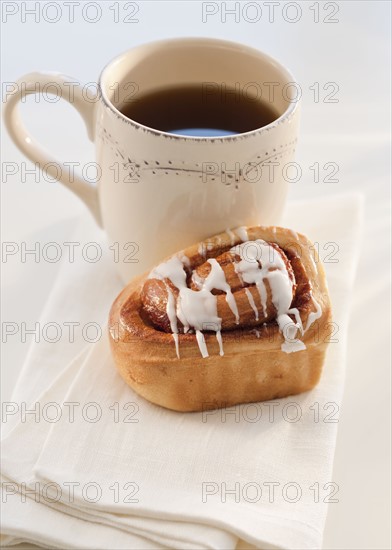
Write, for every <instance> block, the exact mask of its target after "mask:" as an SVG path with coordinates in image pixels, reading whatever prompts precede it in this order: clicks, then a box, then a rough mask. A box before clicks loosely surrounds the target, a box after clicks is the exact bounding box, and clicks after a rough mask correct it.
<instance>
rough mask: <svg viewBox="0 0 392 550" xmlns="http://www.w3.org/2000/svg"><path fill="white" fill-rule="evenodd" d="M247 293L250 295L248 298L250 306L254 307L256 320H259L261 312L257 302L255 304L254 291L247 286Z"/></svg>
mask: <svg viewBox="0 0 392 550" xmlns="http://www.w3.org/2000/svg"><path fill="white" fill-rule="evenodd" d="M245 293H246V295H247V297H248V300H249V303H250V307H251V308H252V309H253V311H254V313H255V320H256V321H258V320H259V312H258V309H257V307H256V304H255V301H254V299H253V296H252V293H251V291H250V290H249V288H245Z"/></svg>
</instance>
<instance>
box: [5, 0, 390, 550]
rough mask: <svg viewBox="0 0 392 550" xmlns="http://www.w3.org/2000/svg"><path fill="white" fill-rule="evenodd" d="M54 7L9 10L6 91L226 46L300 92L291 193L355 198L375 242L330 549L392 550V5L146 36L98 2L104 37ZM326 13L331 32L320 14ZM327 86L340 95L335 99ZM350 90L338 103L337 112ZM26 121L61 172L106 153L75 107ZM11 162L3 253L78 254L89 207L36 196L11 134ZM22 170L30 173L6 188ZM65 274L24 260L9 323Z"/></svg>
mask: <svg viewBox="0 0 392 550" xmlns="http://www.w3.org/2000/svg"><path fill="white" fill-rule="evenodd" d="M46 4H47V2H41V4H40V6H41V7H40V10H39V19H40V20H39V21H35V17H34V15H25V17H24V14H23V9H24V8H23V5H25V6H26V7H27V8H29V9H30V8H31V7H32V6H33V5H34V2H33V3H31V2H28V3H25V2H3V13H2V18H3V23H2V27H3V28H2V75H1V76H2V81H3V91H4V86H5V85H6V83H7V82H13V81H15V80H16V79H17V78H18V77H20V76H21V75H23V74H24V73H28V72H31V71H35V70H42V71H45V70H49V71H60V72H63V73H66V74H68V75H72V76H73V77H74V78H75V79H76V80H79V81H80V82H82V83H83V82H95V81H96V80H97V78H98V75H99V73H100V71H101V69H102V67H103V66H104V65H105V64H106V63H107V62H108V61H109V60H110V59H111V58H112V57H114V56H115V55H117V54H118V53H120V52H121V51H123V50H126V49H128V48H131V47H132V46H135V45H138V44H141V43H143V42H148V41H151V40H155V39H160V38H169V37H176V36H209V37H217V38H224V39H230V40H234V41H239V42H243V43H245V44H248V45H251V46H255V47H257V48H260V49H262V50H264V51H266V52H267V53H269V54H271V55H273V56H275V57H277V58H278V59H280V60H281V61H282V62H283V63H284V64H285V65H287V66H288V67H289V68H290V69H291V70H292V72H293V73H294V75H295V76H296V78H297V79H298V81H299V82H300V84H301V87H302V92H303V98H302V99H303V108H302V112H303V115H302V129H301V138H300V143H299V147H298V153H297V160H298V163H299V164H300V166H301V168H302V172H303V174H302V178H301V179H300V181H298V182H297V183H295V184H293V185H292V188H291V191H290V199H294V198H302V197H319V196H323V195H329V194H336V193H339V192H341V193H343V192H346V191H353V190H354V191H360V192H362V193H363V194H364V195H365V229H364V235H363V244H362V254H361V258H360V264H359V270H358V276H357V282H356V284H355V287H354V289H353V299H352V310H351V321H350V331H349V344H348V345H349V349H348V364H347V379H346V390H345V397H344V402H343V410H342V414H341V419H340V423H339V435H338V443H337V449H336V458H335V468H334V475H333V480H334V481H335V482H336V483H338V484H339V486H340V491H339V503H338V504H332V505H330V508H329V515H328V520H327V526H326V531H325V540H324V547H325V548H328V549H351V548H353V549H354V548H358V549H360V548H368V549H374V548H377V549H378V548H390V539H389V528H388V525H389V514H390V508H389V502H390V498H389V486H390V481H389V476H390V474H389V460H390V454H389V453H390V446H389V442H390V355H389V349H390V348H389V342H390V324H389V303H390V301H389V300H390V293H389V292H390V291H389V288H390V287H389V285H390V271H389V265H390V263H389V258H390V256H389V249H390V183H389V160H390V153H389V148H390V142H389V130H390V127H389V121H390V112H389V95H390V69H389V65H390V54H389V51H390V35H389V25H390V23H389V21H390V15H391V14H390V11H391V4H390V2H389V1H386V2H378V1H371V2H366V1H342V2H337V3H336V2H333V3H332V4H335V5H337V6H338V8H339V11H338V12H337V13H336V14H335V15H334V16H332V18H334V19H337V20H338V22H336V23H327V22H323V20H324V18H326V17H328V14H329V13H332V11H333V9H334V8H333V7H332V8H331V7H328V6H327V5H326V4H327V3H325V2H316V3H314V2H306V1H304V2H298V3H297V5H298V6H299V7H300V11H301V15H300V17H299V19H298V21H296V22H289V21H288V20H289V19H290V20H293V19H294V18H295V16H296V12H295V11H294V10H295V8H288V7H287V2H280V4H279V6H277V7H276V8H275V14H274V20H273V21H272V22H270V21H269V13H268V12H269V10H268V6H267V4H268V3H267V2H258V4H259V7H261V10H262V11H261V18H260V19H259V20H258V21H256V22H253V23H252V22H250V21H251V20H252V19H253V18H255V14H256V11H255V8H254V7H252V6H251V4H254V2H241V3H240V6H239V10H240V15H239V20H238V21H236V20H235V19H236V18H235V16H234V15H229V14H228V15H227V17H226V21H225V19H224V17H223V14H222V8H221V3H220V2H219V3H215V4H216V6H217V7H218V8H219V12H218V13H217V14H216V15H213V16H210V17H208V18H207V21H206V22H203V21H202V3H201V2H166V1H163V2H139V11H138V13H137V14H135V15H134V18H135V19H138V22H137V23H125V22H124V21H123V19H124V17H126V16H127V14H129V13H130V11H129V10H130V8H129V7H128V8H126V2H115V1H113V2H112V1H109V2H96V4H99V5H100V8H101V11H102V17H101V19H100V20H99V21H97V22H95V23H94V22H91V19H93V18H95V16H96V11H95V10H94V7H91V8H90V9H89V10H88V11H87V12H85V13H84V15H85V17H83V10H82V7H83V3H82V2H80V3H78V2H76V4H75V21H74V22H73V23H72V24H71V23H70V22H69V16H68V13H69V12H68V9H67V8H66V6H64V5H63V3H61V2H58V5H59V7H60V8H59V12H58V14H60V19H59V21H58V22H55V23H50V22H49V21H48V20H50V19H53V18H55V16H56V12H55V11H54V8H51V9H48V11H47V12H46V11H45V10H46V8H45V5H46ZM315 4H318V7H319V12H320V22H318V23H317V22H315V21H314V19H315V11H314V9H313V10H312V9H311V6H314V5H315ZM330 4H331V3H330ZM6 5H8V8H7V9H9V10H12V9H13V6H14V7H15V6H16V9H17V13H16V14H14V15H9V16H8V17H7V16H6V14H5V11H4V9H5V6H6ZM113 5H117V9H118V12H119V19H120V20H119V22H118V23H116V22H115V21H114V16H115V11H114V10H113V9H110V7H111V6H113ZM246 5H248V8H245V11H244V6H246ZM227 7H228V8H233V7H234V3H233V2H228V3H227ZM45 19H46V20H45ZM86 19H90V21H88V20H86ZM5 20H6V24H5V23H4V22H5ZM314 83H318V86H319V89H320V97H319V101H318V102H317V101H315V96H314V90H312V89H310V86H312V87H313V88H314V86H313V85H314ZM328 83H334V84H333V87H331V85H329V84H328ZM324 86H329V87H328V88H327V89H325V90H324V89H323V87H324ZM337 87H338V91H337V93H336V95H335V96H334V98H336V99H337V100H338V102H337V103H326V102H324V101H323V99H325V96H326V94H327V93H328V92H331V91H332V90H333V89H335V90H336V89H337ZM3 100H4V95H3ZM37 101H38V100H37ZM22 112H23V114H24V115H25V118H26V120H27V121H28V122H27V125H28V127H29V128H31V130H32V132H33V133H34V134H35V135H36V136H37V137H39V138H40V139H41V140H42V142H43V143H45V144H46V145H47V146H48V147H49V146H50V150H51V152H53V154H55V155H57V157H58V158H59V159H62V160H68V161H79V162H80V163H81V165H83V163H87V162H89V161H91V160H94V157H93V146H92V145H91V144H90V143H89V142H88V141H87V137H86V134H85V131H84V128H83V124H82V122H81V119H80V118H79V116H78V115H77V113H76V112H74V111H73V109H72V107H71V106H69V105H68V104H65V102H59V103H53V104H51V103H48V102H46V101H42V100H41V101H38V102H36V101H35V99H34V97H32V96H31V97H29V98H28V101H27V103H26V105H24V106H23V108H22ZM2 160H3V172H2V176H3V177H2V188H1V189H2V191H1V193H2V240H3V241H13V242H15V243H17V245H18V246H21V243H22V242H26V244H27V246H28V247H29V248H30V247H33V246H34V243H36V242H40V243H41V244H42V245H43V244H45V243H47V242H49V241H57V242H60V243H61V242H64V241H66V240H67V237H68V236H69V233H70V230H71V228H72V226H73V225H74V221H75V219H76V218H77V217H79V216H80V215H86V216H87V215H88V214H87V211H86V210H85V209H84V206H83V205H82V204H81V203H80V202H79V201H78V199H77V198H75V197H74V196H73V195H72V194H71V193H69V192H68V191H67V190H66V189H65V188H63V187H62V186H61V185H59V184H57V183H50V182H47V181H45V179H44V178H43V177H42V176H39V175H37V177H38V179H39V181H38V182H36V181H34V180H35V177H34V175H31V174H30V175H29V174H27V175H25V174H23V167H24V166H25V167H26V168H27V169H31V168H32V164H31V163H30V162H28V161H26V163H25V164H23V162H24V159H23V157H22V155H21V154H20V153H19V152H18V151H17V149H16V147H15V146H14V145H13V144H12V142H11V141H10V139H9V137H8V136H7V135H6V134H5V131H4V129H3V130H2ZM315 162H318V163H320V166H321V181H320V182H318V183H317V182H315V181H314V177H313V172H312V171H311V170H310V169H309V167H310V166H312V165H314V163H315ZM326 162H334V163H336V164H337V165H338V167H339V172H338V174H337V176H336V178H337V179H338V182H334V183H331V182H326V181H322V180H323V178H324V176H325V175H326V174H325V173H324V172H323V170H322V167H323V165H324V164H325V163H326ZM4 163H5V164H4ZM10 163H16V164H15V165H11V164H10ZM15 166H16V170H17V173H16V174H14V175H13V176H11V175H9V174H7V172H6V171H7V170H11V169H12V167H15ZM23 180H25V181H23ZM336 208H337V209H338V208H339V202H338V201H337V203H336ZM320 215H321V216H322V212H320ZM333 223H334V220H331V224H333ZM294 229H295V228H294ZM58 269H59V264H58V263H54V264H50V263H48V262H45V261H41V262H39V263H35V262H34V259H33V258H32V256H29V257H28V260H27V262H26V263H23V262H21V255H20V254H16V255H15V256H13V257H11V258H9V259H8V261H7V262H5V263H2V275H3V278H2V280H3V284H2V320H3V323H4V322H16V323H19V324H20V323H22V322H25V323H26V325H27V326H28V327H31V326H32V325H34V323H35V322H37V321H38V319H39V316H40V312H41V310H42V307H43V305H44V303H45V300H46V298H47V295H48V291H49V289H50V287H51V285H52V283H53V281H54V279H55V276H56V272H57V270H58ZM65 299H66V297H65ZM31 341H32V337H31V336H30V337H27V341H26V342H25V343H23V342H22V341H21V337H20V334H18V335H15V336H13V337H9V338H8V341H7V343H6V345H4V346H3V351H2V360H3V361H2V364H3V367H2V383H3V384H2V398H3V399H9V398H10V396H11V392H12V388H13V386H14V384H15V381H16V378H17V376H18V373H19V371H20V368H21V366H22V363H23V360H24V358H25V356H26V353H27V349H28V346H29V343H30V342H31Z"/></svg>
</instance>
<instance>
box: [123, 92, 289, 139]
mask: <svg viewBox="0 0 392 550" xmlns="http://www.w3.org/2000/svg"><path fill="white" fill-rule="evenodd" d="M120 110H121V112H122V113H123V114H124V115H125V116H126V117H128V118H130V119H132V120H134V121H136V122H139V123H140V124H143V125H144V126H148V127H149V128H154V129H156V130H161V131H163V132H169V133H172V134H179V135H190V136H209V137H211V136H224V135H232V134H241V133H244V132H249V131H252V130H255V129H257V128H261V127H263V126H266V125H267V124H270V123H271V122H273V121H274V120H276V119H277V118H278V116H279V115H278V113H277V111H276V109H275V108H274V106H273V105H272V104H270V103H267V102H265V101H263V100H261V99H259V98H255V97H250V93H248V94H246V93H245V91H244V90H243V91H241V90H239V89H235V88H227V87H226V86H223V85H212V84H206V83H204V84H203V83H201V84H194V85H186V86H185V85H184V86H176V87H171V88H165V89H160V90H156V91H152V92H148V93H145V94H138V95H135V96H134V97H133V98H132V100H130V101H128V102H127V103H126V104H124V106H123V107H122V108H121V109H120Z"/></svg>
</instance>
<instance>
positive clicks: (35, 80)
mask: <svg viewBox="0 0 392 550" xmlns="http://www.w3.org/2000/svg"><path fill="white" fill-rule="evenodd" d="M71 82H72V83H74V82H75V79H72V78H71V77H67V76H65V75H63V74H60V73H39V72H37V73H29V74H27V75H25V76H23V77H21V78H20V79H19V80H18V81H17V82H16V84H17V87H16V89H15V90H13V91H12V92H11V93H10V94H9V96H8V97H7V99H6V103H5V106H4V122H5V125H6V128H7V130H8V132H9V134H10V136H11V138H12V140H13V142H14V143H15V145H16V146H17V147H18V148H19V149H20V150H21V151H22V153H24V154H25V155H26V157H27V158H29V159H30V160H31V161H32V162H34V163H35V164H36V165H38V166H39V168H41V170H44V171H45V172H46V173H47V174H49V175H50V176H52V177H54V178H56V179H58V181H60V182H61V183H62V184H63V185H65V186H66V187H67V188H68V189H70V190H71V191H72V192H73V193H75V194H76V195H77V196H78V197H79V198H80V199H82V201H83V202H84V203H85V204H86V205H87V207H88V208H89V209H90V211H91V213H92V215H93V217H94V219H95V221H96V222H97V224H98V225H99V226H100V227H102V222H101V213H100V209H99V199H98V191H97V187H96V186H93V185H91V184H90V183H89V182H87V181H86V180H84V179H82V178H80V177H79V176H77V175H76V174H71V173H70V170H69V169H68V168H67V167H66V166H65V165H64V164H63V163H61V162H58V161H56V160H55V159H54V158H53V157H51V156H50V155H49V154H47V153H46V152H45V151H44V149H42V148H41V147H40V145H39V144H38V143H37V142H36V141H35V140H34V139H33V138H32V137H31V136H30V134H29V133H28V132H27V130H26V128H25V127H24V125H23V123H22V119H21V116H20V112H19V106H18V103H19V101H21V100H22V99H23V98H24V97H25V96H26V95H30V94H36V93H42V90H43V87H44V86H50V85H51V84H55V86H53V88H54V89H55V90H56V91H55V92H53V93H54V95H57V96H59V97H61V98H63V99H66V101H68V102H69V103H70V104H71V105H73V106H74V107H75V109H76V110H77V111H78V112H79V114H80V115H81V116H82V118H83V120H84V122H85V124H86V128H87V134H88V137H89V138H90V140H91V141H93V139H94V122H95V110H94V106H95V103H93V102H88V101H86V99H85V98H84V97H83V94H82V87H81V86H79V85H78V86H73V87H72V91H73V97H72V98H71V97H70V87H69V84H70V83H71ZM22 83H23V86H21V84H22ZM65 83H68V86H66V84H65ZM37 84H39V89H38V90H36V89H35V86H36V85H37ZM50 93H52V90H51V92H50ZM59 167H60V175H59V170H58V168H59Z"/></svg>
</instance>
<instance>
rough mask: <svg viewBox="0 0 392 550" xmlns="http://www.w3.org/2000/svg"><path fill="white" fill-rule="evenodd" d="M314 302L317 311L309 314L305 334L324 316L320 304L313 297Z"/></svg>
mask: <svg viewBox="0 0 392 550" xmlns="http://www.w3.org/2000/svg"><path fill="white" fill-rule="evenodd" d="M312 302H313V305H314V307H315V308H316V311H312V312H311V313H309V316H308V319H307V321H306V325H305V329H304V332H306V331H307V330H308V328H310V327H311V325H313V323H314V322H315V321H317V319H319V318H320V317H321V314H322V311H321V306H320V304H319V303H318V302H317V301H316V300H315V299H314V298H313V296H312Z"/></svg>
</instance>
